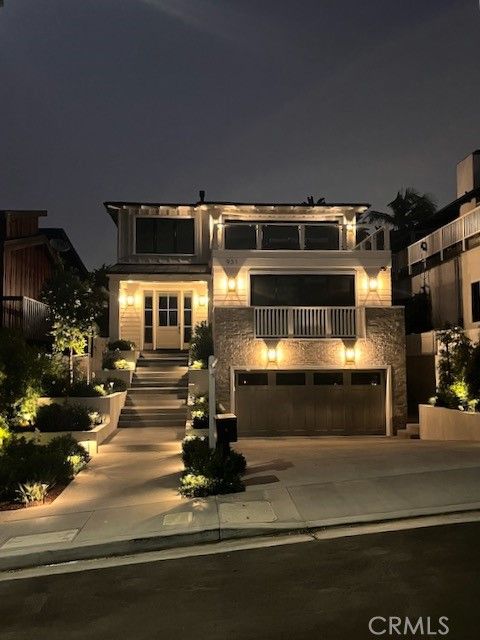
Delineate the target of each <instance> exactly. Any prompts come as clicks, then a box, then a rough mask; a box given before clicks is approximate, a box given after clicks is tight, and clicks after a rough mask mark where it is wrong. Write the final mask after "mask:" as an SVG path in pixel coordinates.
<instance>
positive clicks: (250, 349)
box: [105, 192, 406, 436]
mask: <svg viewBox="0 0 480 640" xmlns="http://www.w3.org/2000/svg"><path fill="white" fill-rule="evenodd" d="M105 204H106V208H107V210H108V212H109V214H110V215H111V217H112V218H113V220H114V222H115V223H116V225H117V227H118V263H117V264H116V265H114V266H113V267H112V268H111V270H110V275H109V278H110V337H111V338H112V339H115V338H125V339H129V340H133V341H134V342H135V343H136V344H137V345H138V346H139V347H140V348H141V349H168V348H170V349H186V348H188V343H189V340H190V336H191V333H192V329H193V328H194V327H195V325H196V324H197V323H198V322H200V321H202V320H208V321H210V322H211V323H212V325H213V335H214V347H215V357H216V359H217V365H216V374H215V375H216V391H217V399H218V400H219V402H220V403H221V404H222V405H223V406H224V407H225V409H227V410H231V411H233V412H235V413H236V414H237V416H238V428H239V433H240V435H259V436H263V435H305V434H310V435H335V434H354V435H363V434H365V435H366V434H387V435H392V434H393V433H394V432H395V430H396V429H397V428H398V427H401V426H403V425H404V423H405V419H406V382H405V336H404V320H403V308H400V307H393V306H392V299H391V277H390V275H391V274H390V270H391V256H390V251H389V246H388V234H387V233H385V232H384V231H383V230H380V231H378V232H376V233H375V234H374V235H372V236H369V237H365V235H366V234H365V229H364V228H359V225H357V218H359V217H360V216H361V214H363V213H364V212H365V211H366V210H367V209H368V206H369V205H368V204H363V203H360V204H357V203H353V204H352V203H348V204H344V203H323V204H320V205H295V204H278V203H274V204H254V203H230V202H207V201H205V199H204V193H203V192H201V193H200V200H199V202H197V203H195V204H171V203H155V204H148V203H133V202H107V203H105ZM361 237H362V238H364V239H363V240H361V241H360V242H359V241H358V240H359V239H360V238H361Z"/></svg>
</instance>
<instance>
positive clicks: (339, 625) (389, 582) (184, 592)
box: [0, 523, 480, 640]
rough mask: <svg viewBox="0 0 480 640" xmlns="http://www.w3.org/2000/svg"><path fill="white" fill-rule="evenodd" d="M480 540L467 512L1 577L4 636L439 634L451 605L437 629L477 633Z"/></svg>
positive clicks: (5, 639) (101, 639) (460, 637)
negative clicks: (310, 537)
mask: <svg viewBox="0 0 480 640" xmlns="http://www.w3.org/2000/svg"><path fill="white" fill-rule="evenodd" d="M479 542H480V523H476V524H467V525H465V524H462V525H451V526H444V527H435V528H428V529H417V530H410V531H402V532H395V533H385V534H383V533H382V534H375V535H365V536H361V537H360V536H359V537H352V538H341V539H336V540H327V541H313V542H306V543H302V544H294V545H286V546H281V547H269V548H263V549H256V550H248V551H238V552H231V553H228V554H218V555H209V556H203V557H192V558H185V559H180V560H168V561H163V562H152V563H149V564H140V565H130V566H124V567H115V568H109V569H101V570H94V571H84V572H81V573H71V574H62V575H57V576H47V577H40V578H33V579H25V580H17V581H9V582H2V583H0V638H1V639H2V640H20V639H22V640H23V639H25V640H27V639H28V640H32V639H34V638H35V639H38V640H57V639H58V640H76V639H77V638H78V639H80V638H81V639H82V640H84V639H89V640H107V639H108V640H110V639H118V640H130V639H132V640H133V639H135V640H144V639H145V640H146V639H148V640H151V639H152V640H153V639H158V640H177V639H179V640H190V639H192V640H207V639H208V640H217V639H218V640H220V639H221V640H226V639H237V638H238V639H241V640H249V639H251V638H255V639H256V638H258V639H261V640H268V639H270V638H271V639H272V640H273V639H275V640H283V639H287V638H288V639H295V640H296V639H303V638H305V639H307V638H308V640H317V639H318V640H363V639H364V638H365V639H367V638H368V639H370V640H371V638H375V637H379V638H389V637H397V638H398V637H404V638H418V637H429V638H432V637H435V636H434V635H433V633H432V632H433V631H438V630H440V629H442V630H444V627H439V626H438V622H437V621H438V618H439V617H440V616H446V617H447V618H448V623H447V626H448V627H449V629H450V632H449V634H448V635H446V636H442V635H438V634H437V636H436V637H437V638H442V637H447V638H448V639H449V640H474V639H475V640H477V639H478V638H479V637H480V630H479V623H480V607H479V604H478V603H479V602H480V579H479V569H480V544H479ZM373 616H382V617H384V618H388V617H389V616H399V617H402V618H403V617H404V616H409V618H410V619H411V620H412V621H416V620H417V618H418V617H423V623H424V635H423V636H421V635H420V634H419V633H418V631H417V633H416V634H415V635H412V634H411V633H410V634H409V633H407V634H406V635H402V636H400V635H398V633H397V632H396V630H395V629H394V632H393V633H392V634H390V635H388V633H385V634H382V635H378V636H375V635H372V634H371V633H370V632H369V630H368V622H369V620H370V618H372V617H373ZM428 616H430V618H431V626H430V632H431V634H430V635H429V636H428V635H427V633H426V632H427V626H426V625H427V617H428ZM376 624H377V626H376V627H375V625H374V629H375V630H376V631H382V630H385V629H386V623H384V622H383V621H382V620H377V621H376ZM402 624H403V623H402Z"/></svg>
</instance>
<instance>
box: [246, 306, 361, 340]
mask: <svg viewBox="0 0 480 640" xmlns="http://www.w3.org/2000/svg"><path fill="white" fill-rule="evenodd" d="M357 316H358V309H357V308H356V307H255V337H256V338H355V337H356V336H357V329H358V319H357Z"/></svg>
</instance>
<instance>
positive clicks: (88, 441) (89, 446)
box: [19, 420, 116, 456]
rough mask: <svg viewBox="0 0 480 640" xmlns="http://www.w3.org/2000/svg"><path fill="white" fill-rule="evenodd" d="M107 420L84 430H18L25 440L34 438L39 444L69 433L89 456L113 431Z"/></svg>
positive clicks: (93, 453)
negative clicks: (23, 431)
mask: <svg viewBox="0 0 480 640" xmlns="http://www.w3.org/2000/svg"><path fill="white" fill-rule="evenodd" d="M115 429H116V427H113V428H112V425H111V423H110V421H109V420H106V421H105V422H102V424H98V425H96V426H95V427H93V428H92V429H88V430H85V431H41V432H39V431H26V432H25V433H22V432H20V433H19V435H21V436H23V437H24V438H25V439H26V440H34V441H35V442H38V443H39V444H48V443H49V442H51V441H52V440H53V439H54V438H56V437H57V436H65V435H71V436H72V438H73V439H74V440H76V441H77V442H78V444H81V445H82V446H83V447H84V448H85V450H86V451H87V453H88V454H89V455H90V456H95V455H97V453H98V447H99V445H101V444H102V442H104V441H105V440H106V439H107V438H108V437H109V436H110V435H111V434H112V433H113V432H114V431H115Z"/></svg>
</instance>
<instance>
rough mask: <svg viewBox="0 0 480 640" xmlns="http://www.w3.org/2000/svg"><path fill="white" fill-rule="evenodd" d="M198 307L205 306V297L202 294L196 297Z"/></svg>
mask: <svg viewBox="0 0 480 640" xmlns="http://www.w3.org/2000/svg"><path fill="white" fill-rule="evenodd" d="M198 306H199V307H206V306H207V296H206V295H204V294H201V295H199V296H198Z"/></svg>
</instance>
